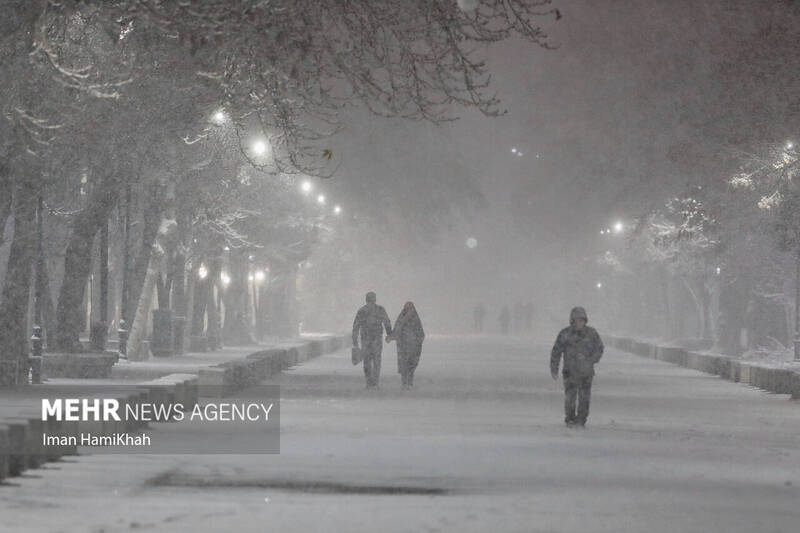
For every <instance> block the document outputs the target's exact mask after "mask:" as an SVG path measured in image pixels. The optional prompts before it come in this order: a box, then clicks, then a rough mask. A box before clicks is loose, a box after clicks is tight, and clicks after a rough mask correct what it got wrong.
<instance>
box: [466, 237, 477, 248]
mask: <svg viewBox="0 0 800 533" xmlns="http://www.w3.org/2000/svg"><path fill="white" fill-rule="evenodd" d="M476 246H478V239H476V238H475V237H470V238H469V239H467V248H469V249H473V248H475V247H476Z"/></svg>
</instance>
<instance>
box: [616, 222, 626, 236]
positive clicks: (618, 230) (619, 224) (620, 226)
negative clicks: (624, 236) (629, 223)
mask: <svg viewBox="0 0 800 533" xmlns="http://www.w3.org/2000/svg"><path fill="white" fill-rule="evenodd" d="M623 229H625V226H624V225H623V224H622V222H619V221H618V222H616V223H615V224H614V233H622V230H623Z"/></svg>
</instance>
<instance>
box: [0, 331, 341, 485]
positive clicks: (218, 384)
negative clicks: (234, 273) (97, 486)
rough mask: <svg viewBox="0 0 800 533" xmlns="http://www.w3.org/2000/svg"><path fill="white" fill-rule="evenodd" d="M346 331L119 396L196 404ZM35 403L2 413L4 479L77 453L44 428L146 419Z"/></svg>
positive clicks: (116, 427) (97, 429)
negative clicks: (61, 410) (53, 414)
mask: <svg viewBox="0 0 800 533" xmlns="http://www.w3.org/2000/svg"><path fill="white" fill-rule="evenodd" d="M349 344H350V337H349V336H346V335H336V336H326V337H320V338H315V339H313V340H309V341H304V342H300V343H293V344H287V345H284V346H281V347H278V348H270V349H267V350H262V351H259V352H254V353H251V354H249V355H247V356H246V357H243V358H239V359H234V360H232V361H226V362H225V363H221V364H218V365H215V366H212V367H208V368H201V369H200V370H199V373H198V374H169V375H167V376H162V377H160V378H157V379H153V380H150V381H145V382H141V383H138V384H135V385H130V387H131V391H130V392H127V393H122V394H119V395H117V396H116V397H115V398H116V399H117V400H118V401H119V403H120V406H122V407H123V408H124V407H125V406H126V405H142V404H155V405H160V404H164V403H172V402H175V403H182V404H183V405H184V406H185V407H188V408H189V409H191V408H193V407H194V406H195V405H196V404H197V403H198V401H199V398H200V397H201V396H205V397H221V396H227V395H230V394H233V393H236V392H238V391H241V390H243V389H245V388H247V387H249V386H252V385H255V384H256V383H258V382H259V381H261V380H262V379H265V378H267V377H269V376H272V375H275V374H277V373H279V372H281V371H282V370H285V369H288V368H291V367H293V366H295V365H297V364H298V363H301V362H305V361H308V360H310V359H313V358H314V357H319V356H321V355H323V354H326V353H331V352H334V351H337V350H339V349H342V348H344V347H347V346H349ZM33 411H35V410H32V409H26V412H25V413H24V414H21V415H7V416H5V415H0V481H2V480H3V479H5V478H7V477H12V476H18V475H20V474H22V472H23V471H25V470H27V469H29V468H37V467H39V466H41V465H42V464H43V463H45V462H46V461H56V460H58V459H59V458H60V457H62V456H64V455H77V453H78V451H77V447H74V449H69V448H68V449H67V450H66V452H62V453H56V452H54V451H53V450H52V449H51V450H45V449H44V447H43V445H42V433H43V432H44V431H45V430H46V432H47V433H48V434H51V435H59V436H73V435H74V436H78V435H80V433H82V432H89V431H90V432H92V433H95V434H98V435H113V434H115V433H124V432H127V431H132V430H136V429H140V428H141V427H144V426H146V425H147V424H146V423H136V422H131V421H120V422H116V421H105V422H94V421H89V422H80V423H78V422H67V421H57V420H49V421H47V422H43V421H42V419H41V416H37V414H36V413H34V412H33Z"/></svg>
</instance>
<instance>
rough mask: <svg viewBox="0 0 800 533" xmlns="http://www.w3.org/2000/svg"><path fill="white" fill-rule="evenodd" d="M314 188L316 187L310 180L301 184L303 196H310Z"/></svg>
mask: <svg viewBox="0 0 800 533" xmlns="http://www.w3.org/2000/svg"><path fill="white" fill-rule="evenodd" d="M313 188H314V186H313V185H312V184H311V182H310V181H308V180H306V181H304V182H303V183H301V184H300V190H301V191H303V194H309V193H310V192H311V190H312V189H313Z"/></svg>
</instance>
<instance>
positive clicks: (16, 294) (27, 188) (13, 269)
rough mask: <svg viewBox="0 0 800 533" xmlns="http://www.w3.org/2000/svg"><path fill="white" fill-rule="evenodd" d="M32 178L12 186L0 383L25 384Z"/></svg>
mask: <svg viewBox="0 0 800 533" xmlns="http://www.w3.org/2000/svg"><path fill="white" fill-rule="evenodd" d="M31 181H32V180H27V179H20V180H19V181H18V182H17V183H16V184H15V186H14V190H13V193H14V195H13V196H14V197H13V211H14V239H13V240H12V241H11V249H10V251H9V256H8V268H7V270H6V278H5V282H4V284H3V298H2V302H0V386H8V385H14V384H22V383H27V378H28V368H27V360H28V331H27V321H28V320H27V319H28V301H29V294H30V289H31V277H32V273H33V263H34V259H35V253H36V205H37V193H36V190H35V187H34V186H33V185H32V183H31Z"/></svg>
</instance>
